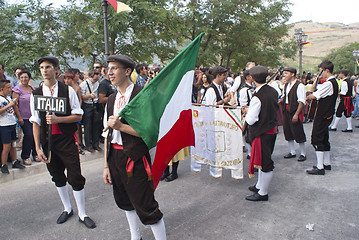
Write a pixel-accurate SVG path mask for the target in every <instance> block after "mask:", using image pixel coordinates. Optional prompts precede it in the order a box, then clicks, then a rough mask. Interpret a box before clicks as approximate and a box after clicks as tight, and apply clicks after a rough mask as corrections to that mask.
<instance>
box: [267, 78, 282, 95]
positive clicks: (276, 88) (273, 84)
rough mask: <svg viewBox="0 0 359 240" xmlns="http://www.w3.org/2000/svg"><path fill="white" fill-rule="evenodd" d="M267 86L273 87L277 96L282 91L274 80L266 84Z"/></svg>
mask: <svg viewBox="0 0 359 240" xmlns="http://www.w3.org/2000/svg"><path fill="white" fill-rule="evenodd" d="M268 86H271V87H272V88H274V89H275V90H276V91H277V93H278V96H280V95H282V91H281V90H280V88H279V86H278V83H277V82H276V81H272V82H271V83H269V84H268Z"/></svg>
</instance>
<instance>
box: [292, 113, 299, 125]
mask: <svg viewBox="0 0 359 240" xmlns="http://www.w3.org/2000/svg"><path fill="white" fill-rule="evenodd" d="M296 122H298V115H296V114H294V116H293V118H292V123H296Z"/></svg>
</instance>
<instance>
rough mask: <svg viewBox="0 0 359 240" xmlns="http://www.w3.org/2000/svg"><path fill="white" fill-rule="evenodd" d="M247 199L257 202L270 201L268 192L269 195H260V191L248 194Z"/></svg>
mask: <svg viewBox="0 0 359 240" xmlns="http://www.w3.org/2000/svg"><path fill="white" fill-rule="evenodd" d="M246 200H248V201H255V202H258V201H268V194H267V195H264V196H262V195H259V194H258V193H255V194H253V195H250V196H247V197H246Z"/></svg>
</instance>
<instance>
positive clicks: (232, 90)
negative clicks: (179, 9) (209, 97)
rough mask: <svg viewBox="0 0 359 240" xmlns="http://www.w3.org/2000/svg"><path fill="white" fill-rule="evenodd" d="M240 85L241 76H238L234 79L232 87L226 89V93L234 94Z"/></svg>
mask: <svg viewBox="0 0 359 240" xmlns="http://www.w3.org/2000/svg"><path fill="white" fill-rule="evenodd" d="M240 85H241V76H238V77H236V78H235V79H234V83H233V85H232V87H230V88H229V89H228V91H230V92H236V91H237V90H238V88H239V86H240Z"/></svg>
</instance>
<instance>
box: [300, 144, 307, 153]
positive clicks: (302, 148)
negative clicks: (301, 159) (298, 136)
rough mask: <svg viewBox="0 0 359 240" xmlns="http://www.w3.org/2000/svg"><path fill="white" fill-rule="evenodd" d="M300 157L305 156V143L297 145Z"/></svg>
mask: <svg viewBox="0 0 359 240" xmlns="http://www.w3.org/2000/svg"><path fill="white" fill-rule="evenodd" d="M299 149H300V155H303V156H305V154H306V153H305V143H299Z"/></svg>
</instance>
